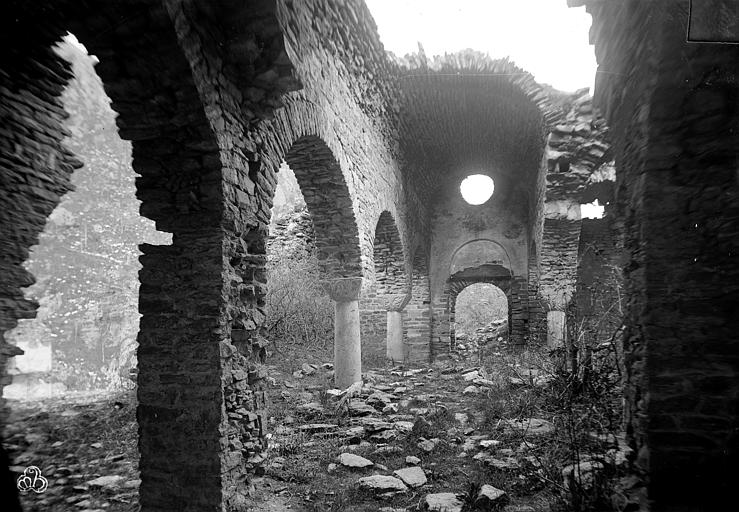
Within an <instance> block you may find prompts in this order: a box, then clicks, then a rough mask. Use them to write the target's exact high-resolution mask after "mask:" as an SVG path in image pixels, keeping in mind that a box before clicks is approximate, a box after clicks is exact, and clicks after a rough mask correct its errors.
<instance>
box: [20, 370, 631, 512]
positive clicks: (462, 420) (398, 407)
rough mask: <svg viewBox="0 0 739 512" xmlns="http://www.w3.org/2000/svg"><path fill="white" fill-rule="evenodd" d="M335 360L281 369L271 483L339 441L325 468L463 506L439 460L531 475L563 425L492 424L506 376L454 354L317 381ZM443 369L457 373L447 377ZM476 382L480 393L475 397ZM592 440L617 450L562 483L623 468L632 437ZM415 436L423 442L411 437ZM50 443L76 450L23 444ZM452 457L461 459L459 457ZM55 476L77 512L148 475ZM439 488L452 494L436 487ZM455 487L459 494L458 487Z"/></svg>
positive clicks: (484, 493)
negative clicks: (424, 365) (284, 407)
mask: <svg viewBox="0 0 739 512" xmlns="http://www.w3.org/2000/svg"><path fill="white" fill-rule="evenodd" d="M328 367H329V365H326V364H324V365H321V364H312V365H304V366H302V367H301V370H300V372H301V375H302V377H301V381H300V384H299V385H293V384H292V382H293V381H284V380H281V379H280V378H279V377H280V375H279V374H274V377H273V379H274V380H275V383H276V385H275V386H274V388H275V390H274V394H275V395H276V397H277V398H276V400H281V401H284V402H286V403H288V404H291V406H290V407H289V408H288V410H289V411H292V412H293V414H294V416H293V415H291V414H286V415H285V416H284V417H282V419H280V420H278V419H276V418H271V419H270V427H269V431H270V433H269V435H268V439H269V451H268V452H267V454H266V455H267V458H266V460H265V461H259V462H256V463H257V464H260V465H262V466H263V467H264V468H266V471H267V473H268V477H269V481H275V482H276V481H278V480H274V478H275V477H278V476H279V475H280V474H283V473H285V472H286V471H287V472H289V471H291V470H293V469H294V468H293V466H294V465H295V464H296V462H294V459H291V458H290V457H291V453H302V452H303V451H310V450H321V449H325V448H321V447H322V446H325V444H322V443H326V442H328V441H330V440H334V441H333V442H335V443H336V445H335V446H337V447H340V450H341V451H340V452H339V453H337V454H336V455H335V457H336V458H334V459H333V461H331V460H329V461H326V462H324V463H323V464H322V465H321V466H320V467H319V468H318V469H317V471H320V472H323V473H324V474H325V475H332V476H331V477H332V478H343V477H344V476H347V475H348V474H350V473H351V472H355V473H361V472H366V471H368V470H370V469H371V470H372V471H373V472H374V473H376V474H373V475H371V476H363V477H361V478H359V479H358V480H356V481H355V483H354V485H356V486H357V487H359V488H363V489H367V490H369V491H371V494H372V495H374V496H377V497H378V498H382V497H388V496H392V495H402V496H405V495H407V494H408V492H409V490H413V491H414V492H417V491H418V490H419V489H420V488H423V489H425V490H426V491H427V494H426V495H425V496H424V497H423V499H422V500H421V504H422V506H423V507H424V508H425V510H440V511H441V510H445V511H453V510H461V508H462V506H463V504H462V500H460V498H459V496H461V495H462V494H464V492H465V489H464V488H458V489H448V488H447V489H445V488H443V487H442V488H438V487H436V486H439V485H443V484H444V481H443V480H439V479H438V478H439V477H438V474H439V473H438V472H439V470H440V469H441V470H442V471H443V469H444V467H445V466H447V465H448V464H446V463H443V464H442V465H441V466H439V461H440V459H439V457H441V458H442V459H441V460H443V458H444V457H449V458H450V459H453V460H465V461H467V462H464V464H479V465H480V467H487V468H490V469H492V470H495V471H502V472H505V473H506V474H510V475H511V476H512V477H514V478H522V471H523V469H522V468H523V467H524V466H527V467H532V466H533V467H536V466H537V464H538V461H537V459H536V457H533V456H531V453H532V452H534V453H535V452H536V450H538V449H539V448H538V447H539V445H541V444H544V445H545V444H546V440H547V437H546V436H549V435H551V434H552V432H553V431H554V425H553V424H552V423H551V422H550V421H549V420H547V419H545V418H537V417H532V418H508V419H502V420H500V421H499V422H498V423H497V425H495V424H493V426H492V427H491V426H488V427H485V428H482V427H481V425H482V424H483V421H484V417H483V416H482V415H481V414H480V413H479V411H478V410H476V409H475V407H474V406H473V403H475V402H476V401H479V400H494V399H495V398H494V397H493V396H492V395H491V396H488V395H485V398H482V397H481V396H480V394H479V393H480V390H481V389H495V387H496V386H498V385H502V384H498V382H503V381H504V380H505V379H503V380H501V379H500V378H499V377H498V376H497V375H491V374H490V373H488V372H487V371H486V370H485V369H484V368H482V367H466V368H465V367H463V366H461V365H459V364H458V363H456V362H455V361H448V362H446V363H441V364H439V363H435V364H434V366H433V367H432V368H431V369H425V370H421V369H416V370H407V369H403V368H395V369H393V370H390V371H388V370H382V369H380V370H375V371H373V372H371V373H368V374H367V375H365V376H364V377H365V380H364V382H363V383H358V384H357V385H353V386H350V387H349V388H347V389H344V390H338V389H332V388H326V387H325V386H323V387H322V386H320V385H318V386H317V385H314V384H311V379H319V378H323V377H324V376H325V374H326V373H327V372H328V371H330V370H328ZM514 370H515V372H516V374H517V375H523V376H524V378H525V379H535V378H538V377H540V375H537V374H536V373H532V372H528V373H526V372H525V369H522V368H512V369H511V371H512V372H514ZM512 374H513V373H512ZM441 376H446V377H449V378H448V379H440V378H439V377H441ZM296 378H297V377H296ZM281 382H284V383H285V386H284V387H283V386H282V385H281V384H277V383H281ZM288 383H289V384H291V385H292V386H294V387H291V386H290V385H288ZM419 384H421V385H419ZM469 388H474V389H476V390H477V392H476V393H475V394H473V395H467V393H466V390H467V389H469ZM341 404H343V406H341ZM419 405H422V407H421V406H419ZM439 415H440V416H441V417H444V418H447V420H446V421H447V422H448V423H446V424H445V427H444V428H443V429H440V428H439V427H438V425H437V424H436V423H434V419H433V418H434V417H436V416H439ZM77 416H78V415H77V414H75V415H71V414H66V417H68V418H69V419H70V421H71V420H76V419H77ZM486 429H487V430H486ZM592 437H593V441H594V442H600V443H603V444H604V445H605V446H606V447H607V448H608V451H607V452H606V453H607V454H608V456H607V457H606V458H605V459H604V462H601V461H600V460H588V459H587V458H584V459H582V460H581V461H580V464H579V465H578V466H575V465H569V466H568V465H566V464H564V463H563V466H562V467H564V469H563V470H562V481H563V483H564V484H565V485H566V486H569V485H572V482H574V481H575V480H579V481H581V482H584V483H585V484H587V483H588V482H592V481H593V479H594V475H595V474H597V472H598V471H600V470H602V469H603V468H604V466H605V464H610V465H612V466H614V467H615V466H617V465H618V464H620V463H622V461H623V460H625V455H626V454H627V453H628V452H627V451H626V450H628V449H629V448H628V446H627V445H626V444H625V442H624V441H623V438H616V437H613V438H612V439H611V438H604V437H598V436H597V434H593V435H592ZM18 439H19V435H16V436H15V437H11V438H9V441H11V442H13V441H14V440H15V441H16V442H18ZM408 439H410V440H412V441H413V443H411V444H409V443H408V442H407V440H408ZM538 440H544V441H545V442H544V443H540V442H539V441H538ZM48 441H54V442H49V443H48V445H49V446H52V447H54V449H57V450H64V449H65V448H67V447H69V449H73V447H72V446H69V445H70V444H71V443H69V442H61V441H55V440H50V439H48V438H47V437H46V436H45V435H42V434H35V433H28V434H25V437H23V441H22V442H21V443H19V445H24V444H27V443H34V444H36V443H45V442H48ZM19 449H20V448H19ZM105 449H106V443H104V442H100V441H94V442H90V443H89V444H88V445H87V450H89V451H90V453H94V452H98V453H99V455H98V456H97V459H99V460H101V461H102V460H104V461H105V462H106V464H108V465H116V464H122V463H128V461H127V460H126V455H125V454H122V453H120V452H118V453H116V452H113V453H105ZM450 450H451V453H449V451H450ZM446 454H448V455H446ZM368 457H371V459H370V458H368ZM609 457H610V458H609ZM31 459H32V456H30V455H29V456H28V457H26V458H23V457H20V458H18V457H16V461H18V463H19V464H22V463H25V462H27V461H30V460H31ZM426 459H428V460H426ZM254 460H255V461H256V459H254ZM388 461H396V462H393V463H388ZM297 464H300V463H299V462H298V463H297ZM450 464H455V463H454V462H451V461H450ZM128 467H130V464H128ZM14 468H15V470H16V471H22V469H23V467H22V466H20V465H18V466H15V467H14ZM98 471H99V470H98ZM77 473H79V474H77ZM432 475H433V476H432ZM50 476H53V477H54V478H55V479H56V484H57V485H67V486H69V487H68V488H69V490H70V493H71V494H63V497H64V500H68V501H69V506H70V507H73V509H74V510H84V507H87V508H93V507H103V508H106V509H108V510H117V509H115V507H114V508H112V509H111V508H110V505H105V503H110V502H111V500H113V499H114V497H116V496H117V498H116V499H121V500H128V501H131V500H133V501H132V502H134V503H135V500H136V492H137V489H138V486H139V484H140V482H141V481H140V479H138V478H137V477H138V474H137V473H132V472H115V471H113V472H110V471H108V472H106V473H103V472H101V471H99V472H98V473H96V474H95V473H93V474H88V473H85V472H84V471H83V470H82V468H79V469H78V468H76V467H72V468H71V469H70V468H65V467H64V466H62V465H58V467H56V468H54V473H52V475H50ZM311 476H312V477H314V476H316V474H315V473H313V474H312V475H311ZM460 487H462V486H460ZM280 488H284V486H283V487H280ZM435 490H438V491H444V492H433V491H435ZM429 491H432V492H429ZM447 491H456V493H457V494H455V492H447ZM91 492H93V493H94V492H97V493H101V492H102V493H104V494H105V497H104V499H100V496H96V495H95V494H92V495H91V496H86V495H87V494H89V493H91ZM126 493H127V494H126ZM127 496H128V497H127ZM131 496H133V498H131ZM48 499H49V503H57V501H54V500H53V499H52V498H48ZM509 500H510V498H509V496H508V494H506V490H505V489H497V488H496V487H493V486H491V485H489V484H485V485H483V486H482V487H481V489H480V493H479V495H478V497H477V500H476V501H475V506H476V507H477V509H479V510H497V508H495V507H500V506H501V504H505V503H507V501H509ZM65 503H67V502H66V501H65ZM514 505H515V503H514ZM65 506H66V505H65ZM512 506H513V505H509V506H508V507H507V508H510V507H512ZM521 507H524V508H520V509H521V510H526V508H525V505H521ZM70 510H71V509H70ZM399 510H402V509H399ZM511 510H512V509H511Z"/></svg>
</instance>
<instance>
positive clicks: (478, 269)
mask: <svg viewBox="0 0 739 512" xmlns="http://www.w3.org/2000/svg"><path fill="white" fill-rule="evenodd" d="M468 269H469V271H470V272H472V273H473V274H475V273H476V274H480V275H483V274H484V275H488V276H506V275H507V276H510V275H512V270H511V269H512V267H511V259H510V257H509V256H508V251H506V249H505V247H503V246H502V245H500V244H499V243H498V242H496V241H494V240H490V239H487V238H478V239H476V240H470V241H469V242H465V243H464V244H462V245H461V246H459V248H457V250H456V251H454V253H453V254H452V258H451V263H450V264H449V275H450V276H453V275H459V276H462V275H464V273H465V272H467V271H468Z"/></svg>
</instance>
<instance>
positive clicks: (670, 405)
mask: <svg viewBox="0 0 739 512" xmlns="http://www.w3.org/2000/svg"><path fill="white" fill-rule="evenodd" d="M588 11H589V12H591V13H592V14H593V29H592V31H591V37H592V42H593V43H594V44H595V51H596V56H597V58H598V64H599V68H600V69H601V70H605V71H607V73H600V74H599V75H598V81H597V82H596V98H595V99H596V103H597V104H598V105H599V106H600V107H601V108H602V109H603V111H604V112H605V113H606V118H607V119H608V122H609V125H610V127H611V130H612V133H613V139H614V144H615V148H616V165H617V207H618V213H619V214H620V216H621V217H622V219H623V222H624V228H623V232H624V235H625V242H624V249H625V252H626V254H625V256H626V263H625V266H624V274H625V287H626V294H627V296H628V305H627V309H626V328H627V330H626V333H625V339H624V344H625V351H626V367H627V383H626V406H627V407H626V414H627V433H628V435H629V438H630V440H631V442H632V443H633V445H634V447H635V448H636V449H637V457H636V461H635V462H636V468H637V469H638V470H640V471H641V472H642V475H643V476H644V477H645V479H646V480H647V484H648V485H647V491H648V492H647V493H646V494H645V495H643V496H642V498H643V500H644V506H646V500H647V499H648V500H651V501H652V510H706V509H709V508H711V507H713V506H714V505H715V506H721V505H718V503H719V502H723V501H722V500H725V499H728V497H729V496H730V495H731V494H732V493H733V488H734V486H735V483H736V480H735V479H734V478H733V477H732V476H730V475H732V474H734V473H735V471H734V470H735V468H736V467H737V465H738V464H739V436H738V435H737V432H739V406H738V404H739V380H738V379H737V375H738V374H739V356H738V354H739V337H738V336H737V333H738V332H739V324H738V322H739V315H737V314H736V312H737V310H738V309H737V308H738V307H739V306H738V304H737V300H738V299H737V297H739V295H737V291H739V266H737V264H736V254H737V240H739V236H737V233H739V210H737V205H739V201H737V197H738V196H739V182H738V181H739V180H738V176H737V173H736V164H737V148H739V144H738V142H739V141H738V140H737V137H739V130H737V129H736V128H737V123H738V122H739V111H738V108H739V92H738V91H737V84H736V63H737V62H739V47H737V46H736V45H722V44H711V43H701V44H695V43H690V42H688V41H686V37H685V36H686V34H687V33H688V9H686V7H685V5H684V4H681V3H678V2H669V1H653V2H635V1H626V2H618V3H616V4H615V5H614V4H612V3H608V4H604V3H599V2H593V3H592V4H590V5H588ZM692 23H693V24H696V23H700V20H699V19H695V20H692Z"/></svg>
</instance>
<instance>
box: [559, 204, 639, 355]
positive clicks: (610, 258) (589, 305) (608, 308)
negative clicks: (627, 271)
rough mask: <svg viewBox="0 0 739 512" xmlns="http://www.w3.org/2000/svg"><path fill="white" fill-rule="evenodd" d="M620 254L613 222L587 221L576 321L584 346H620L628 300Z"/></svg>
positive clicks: (581, 247)
mask: <svg viewBox="0 0 739 512" xmlns="http://www.w3.org/2000/svg"><path fill="white" fill-rule="evenodd" d="M620 264H621V261H620V251H619V249H618V246H617V242H616V240H615V236H614V233H613V229H612V227H611V219H610V218H607V217H606V218H601V219H583V220H582V229H581V231H580V244H579V248H578V264H577V285H576V289H575V296H574V300H573V306H574V307H573V308H572V309H573V310H574V312H575V316H574V320H575V322H574V323H575V326H576V327H577V329H581V330H582V331H583V332H581V333H578V334H579V335H581V339H582V341H583V342H584V343H587V344H588V345H590V346H597V345H599V344H601V343H610V342H615V343H616V344H617V345H619V344H620V343H619V342H620V336H618V335H617V332H618V330H619V329H620V328H621V325H622V318H623V311H624V310H625V308H626V298H625V297H624V296H623V290H622V286H623V282H622V276H621V266H620Z"/></svg>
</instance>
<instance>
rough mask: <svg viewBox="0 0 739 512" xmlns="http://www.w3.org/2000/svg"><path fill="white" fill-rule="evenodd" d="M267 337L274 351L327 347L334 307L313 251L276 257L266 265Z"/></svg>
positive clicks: (331, 339) (330, 335)
mask: <svg viewBox="0 0 739 512" xmlns="http://www.w3.org/2000/svg"><path fill="white" fill-rule="evenodd" d="M267 276H268V277H267V278H268V281H267V282H268V287H267V298H266V299H267V305H266V310H267V325H266V328H267V338H268V339H269V341H270V342H271V343H272V346H273V348H274V349H275V350H277V351H281V350H283V349H286V348H295V346H296V345H300V346H305V347H307V348H321V349H324V348H326V346H327V344H330V343H332V342H333V326H334V307H333V303H332V301H331V299H330V298H329V296H328V295H327V294H326V292H325V291H324V290H323V289H322V287H321V278H320V274H319V271H318V261H317V258H316V255H315V252H297V253H294V254H290V255H288V256H285V255H284V254H278V255H276V256H275V257H273V258H270V260H269V261H268V263H267Z"/></svg>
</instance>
